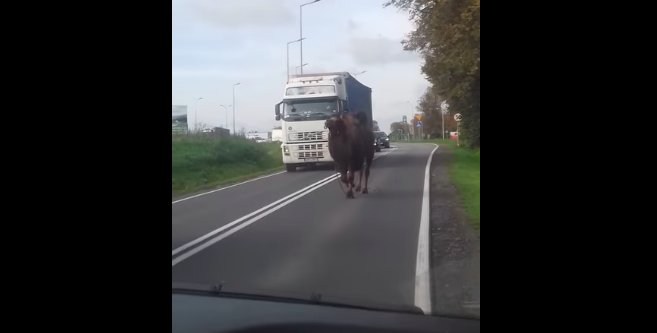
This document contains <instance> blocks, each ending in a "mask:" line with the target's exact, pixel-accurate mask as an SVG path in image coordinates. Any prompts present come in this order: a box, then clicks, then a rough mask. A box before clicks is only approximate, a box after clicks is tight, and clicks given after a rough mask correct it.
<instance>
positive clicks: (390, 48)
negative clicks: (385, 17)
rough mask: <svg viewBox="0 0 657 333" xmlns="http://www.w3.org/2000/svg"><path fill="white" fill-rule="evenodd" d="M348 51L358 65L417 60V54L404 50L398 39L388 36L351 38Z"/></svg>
mask: <svg viewBox="0 0 657 333" xmlns="http://www.w3.org/2000/svg"><path fill="white" fill-rule="evenodd" d="M348 52H349V53H350V54H351V55H352V57H353V58H354V61H355V62H356V63H357V64H360V65H370V64H386V63H389V62H407V61H418V55H417V54H415V53H413V52H410V51H404V50H403V48H402V45H401V42H400V41H396V40H393V39H389V38H384V37H378V38H352V39H351V40H350V41H349V46H348Z"/></svg>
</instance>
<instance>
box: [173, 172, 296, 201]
mask: <svg viewBox="0 0 657 333" xmlns="http://www.w3.org/2000/svg"><path fill="white" fill-rule="evenodd" d="M285 172H286V171H279V172H276V173H272V174H269V175H264V176H260V177H258V178H253V179H249V180H247V181H243V182H241V183H237V184H233V185H230V186H226V187H222V188H218V189H214V190H212V191H208V192H203V193H199V194H196V195H192V196H191V197H187V198H182V199H179V200H176V201H173V202H171V204H175V203H179V202H181V201H185V200H189V199H194V198H198V197H200V196H202V195H206V194H210V193H214V192H218V191H223V190H225V189H227V188H231V187H235V186H240V185H242V184H246V183H250V182H254V181H256V180H260V179H264V178H267V177H271V176H276V175H280V174H282V173H285Z"/></svg>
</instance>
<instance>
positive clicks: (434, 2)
mask: <svg viewBox="0 0 657 333" xmlns="http://www.w3.org/2000/svg"><path fill="white" fill-rule="evenodd" d="M391 5H392V6H395V7H397V8H400V9H402V10H405V11H407V12H408V13H409V16H410V19H411V20H412V21H414V22H415V24H416V27H417V28H416V29H415V30H414V31H412V32H411V33H410V34H408V36H407V38H406V39H405V40H404V41H403V42H402V45H403V47H404V49H405V50H412V51H418V52H419V53H420V54H421V55H422V56H423V58H424V60H425V63H424V65H423V66H422V72H423V73H424V74H426V75H427V79H428V80H429V82H431V84H432V85H433V88H434V89H435V91H436V93H437V94H438V95H439V96H442V97H443V98H444V99H446V100H448V101H449V104H450V107H451V109H452V110H457V112H458V113H461V114H462V115H463V121H462V122H461V132H462V134H463V135H462V136H461V138H463V139H464V140H465V142H467V144H468V145H469V146H471V147H478V146H480V130H479V129H480V126H479V124H480V121H479V119H480V118H479V114H480V74H479V72H480V71H479V62H480V51H479V49H480V47H479V41H480V33H479V32H480V14H479V13H480V1H479V0H388V1H387V2H386V3H385V4H384V7H387V6H391ZM452 113H453V112H452Z"/></svg>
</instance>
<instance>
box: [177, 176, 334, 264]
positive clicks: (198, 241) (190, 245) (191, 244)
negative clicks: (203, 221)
mask: <svg viewBox="0 0 657 333" xmlns="http://www.w3.org/2000/svg"><path fill="white" fill-rule="evenodd" d="M336 175H337V174H333V175H330V176H328V177H326V178H324V179H321V180H319V181H317V182H314V183H312V184H310V185H308V186H306V187H304V188H302V189H300V190H298V191H296V192H294V193H292V194H290V195H288V196H285V197H283V198H281V199H278V200H276V201H274V202H272V203H270V204H268V205H266V206H264V207H262V208H260V209H258V210H256V211H254V212H252V213H249V214H247V215H244V216H242V217H240V218H238V219H237V220H234V221H232V222H230V223H228V224H226V225H224V226H222V227H221V228H218V229H215V230H213V231H211V232H209V233H207V234H205V235H203V236H201V237H199V238H197V239H195V240H193V241H191V242H189V243H187V244H185V245H183V246H181V247H179V248H177V249H175V250H173V251H171V255H172V256H175V255H176V254H178V253H179V252H180V251H184V250H186V249H188V248H190V247H192V246H194V245H196V244H198V243H200V242H202V241H204V240H206V239H208V238H210V237H212V236H214V235H216V234H218V233H220V232H222V231H224V230H226V229H228V228H230V227H232V226H234V225H235V224H237V223H240V222H242V221H244V220H246V219H248V218H250V217H252V216H253V215H256V214H258V213H260V212H262V211H263V210H266V209H269V208H270V207H272V206H274V205H277V204H279V203H280V202H282V201H285V200H287V199H288V198H290V197H293V196H295V195H297V194H299V193H301V192H303V191H305V190H307V189H309V188H311V187H313V186H315V185H317V184H319V183H321V182H323V181H326V180H327V179H329V178H331V177H335V176H336Z"/></svg>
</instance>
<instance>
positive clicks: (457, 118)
mask: <svg viewBox="0 0 657 333" xmlns="http://www.w3.org/2000/svg"><path fill="white" fill-rule="evenodd" d="M461 119H463V116H462V115H461V114H460V113H457V114H455V115H454V120H456V121H461Z"/></svg>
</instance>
